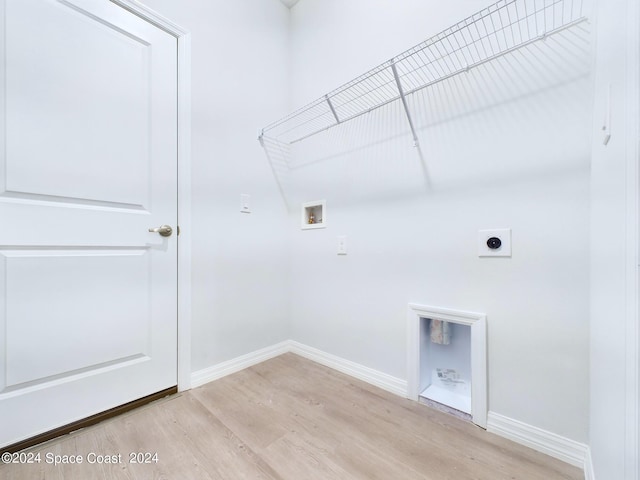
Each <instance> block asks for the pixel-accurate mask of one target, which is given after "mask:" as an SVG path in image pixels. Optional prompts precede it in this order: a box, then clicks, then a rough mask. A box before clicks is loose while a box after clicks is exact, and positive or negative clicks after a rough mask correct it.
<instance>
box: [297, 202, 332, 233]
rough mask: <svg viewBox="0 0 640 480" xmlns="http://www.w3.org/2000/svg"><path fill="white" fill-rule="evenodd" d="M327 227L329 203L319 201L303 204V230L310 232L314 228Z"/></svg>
mask: <svg viewBox="0 0 640 480" xmlns="http://www.w3.org/2000/svg"><path fill="white" fill-rule="evenodd" d="M326 226H327V202H326V201H325V200H317V201H315V202H306V203H303V204H302V219H301V228H302V229H303V230H309V229H312V228H325V227H326Z"/></svg>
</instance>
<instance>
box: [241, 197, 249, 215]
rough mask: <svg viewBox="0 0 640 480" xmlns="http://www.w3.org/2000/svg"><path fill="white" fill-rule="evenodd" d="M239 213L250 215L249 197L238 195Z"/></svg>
mask: <svg viewBox="0 0 640 480" xmlns="http://www.w3.org/2000/svg"><path fill="white" fill-rule="evenodd" d="M240 211H241V212H242V213H251V195H247V194H246V193H241V194H240Z"/></svg>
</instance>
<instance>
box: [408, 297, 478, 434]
mask: <svg viewBox="0 0 640 480" xmlns="http://www.w3.org/2000/svg"><path fill="white" fill-rule="evenodd" d="M408 315H409V316H408V321H409V324H408V328H409V345H408V349H407V351H408V359H407V360H408V367H409V371H408V378H407V390H408V397H409V398H410V399H412V400H417V401H419V402H421V403H425V404H427V405H429V406H431V407H434V408H437V409H439V410H444V411H446V412H448V413H452V414H454V415H456V416H458V417H462V418H465V419H468V420H470V421H472V422H473V423H475V424H476V425H479V426H480V427H482V428H487V356H486V341H487V340H486V316H485V315H484V314H482V313H475V312H466V311H460V310H451V309H446V308H440V307H431V306H427V305H418V304H409V314H408Z"/></svg>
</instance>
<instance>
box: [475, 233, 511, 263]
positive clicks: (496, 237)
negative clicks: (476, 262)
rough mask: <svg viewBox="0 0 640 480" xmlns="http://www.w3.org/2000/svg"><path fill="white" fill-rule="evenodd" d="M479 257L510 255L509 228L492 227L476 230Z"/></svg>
mask: <svg viewBox="0 0 640 480" xmlns="http://www.w3.org/2000/svg"><path fill="white" fill-rule="evenodd" d="M478 256H479V257H510V256H511V229H510V228H494V229H491V230H480V231H478Z"/></svg>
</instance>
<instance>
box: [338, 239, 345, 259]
mask: <svg viewBox="0 0 640 480" xmlns="http://www.w3.org/2000/svg"><path fill="white" fill-rule="evenodd" d="M346 254H347V237H346V235H341V236H339V237H338V255H346Z"/></svg>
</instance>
